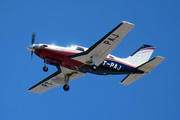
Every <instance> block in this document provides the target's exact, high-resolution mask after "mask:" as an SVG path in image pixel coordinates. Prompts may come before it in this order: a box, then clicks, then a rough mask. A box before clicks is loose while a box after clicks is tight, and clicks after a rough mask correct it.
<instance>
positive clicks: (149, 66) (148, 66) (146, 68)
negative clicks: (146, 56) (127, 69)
mask: <svg viewBox="0 0 180 120" xmlns="http://www.w3.org/2000/svg"><path fill="white" fill-rule="evenodd" d="M163 60H164V58H163V57H159V56H157V57H155V58H153V59H151V60H149V61H148V62H146V63H143V64H142V65H140V66H138V67H137V69H138V70H141V71H143V72H144V73H142V74H131V73H130V74H128V75H127V76H126V77H125V78H124V79H123V80H122V81H121V82H120V83H121V84H124V85H129V84H130V83H132V82H134V81H136V80H137V79H139V78H141V77H143V76H144V75H146V74H148V73H149V72H151V71H152V70H153V69H154V68H155V67H156V66H157V65H159V64H160V63H161V62H162V61H163Z"/></svg>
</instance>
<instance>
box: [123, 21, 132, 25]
mask: <svg viewBox="0 0 180 120" xmlns="http://www.w3.org/2000/svg"><path fill="white" fill-rule="evenodd" d="M122 23H126V24H131V25H134V24H133V23H130V22H128V21H122Z"/></svg>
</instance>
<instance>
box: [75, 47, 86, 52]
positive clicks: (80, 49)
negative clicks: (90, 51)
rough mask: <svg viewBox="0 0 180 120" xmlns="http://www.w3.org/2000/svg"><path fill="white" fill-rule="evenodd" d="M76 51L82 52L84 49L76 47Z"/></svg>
mask: <svg viewBox="0 0 180 120" xmlns="http://www.w3.org/2000/svg"><path fill="white" fill-rule="evenodd" d="M76 50H79V51H82V52H84V48H82V47H77V48H76Z"/></svg>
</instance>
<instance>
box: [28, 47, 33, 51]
mask: <svg viewBox="0 0 180 120" xmlns="http://www.w3.org/2000/svg"><path fill="white" fill-rule="evenodd" d="M26 48H27V49H28V50H30V51H34V48H33V47H31V46H27V47H26Z"/></svg>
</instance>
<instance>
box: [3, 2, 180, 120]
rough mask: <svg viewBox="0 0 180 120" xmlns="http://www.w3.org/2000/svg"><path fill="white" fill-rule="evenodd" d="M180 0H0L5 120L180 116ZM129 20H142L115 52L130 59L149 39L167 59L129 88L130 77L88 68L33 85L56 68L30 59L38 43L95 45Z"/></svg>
mask: <svg viewBox="0 0 180 120" xmlns="http://www.w3.org/2000/svg"><path fill="white" fill-rule="evenodd" d="M179 6H180V2H179V1H178V0H171V1H169V0H164V1H162V0H148V1H144V0H136V1H134V0H104V1H103V0H90V1H84V0H79V1H76V0H26V1H24V0H1V1H0V41H1V46H0V51H1V52H0V55H1V59H0V62H1V82H0V119H1V120H63V119H66V120H74V119H77V120H99V119H101V120H179V119H180V114H179V112H180V93H179V92H180V90H179V86H180V78H179V72H180V71H179V67H180V64H179V59H180V57H179V50H180V47H179V44H180V42H179V41H180V39H179V35H180V24H179V22H180V7H179ZM122 21H128V22H131V23H134V24H135V27H134V28H133V29H132V30H131V31H130V32H129V33H128V34H127V36H126V37H125V38H124V39H123V40H122V41H121V43H120V44H119V45H118V46H117V47H116V48H115V49H114V50H113V52H112V53H111V54H113V55H115V56H117V57H120V58H125V57H128V56H129V55H130V54H131V53H133V52H134V51H135V50H136V49H138V48H139V47H140V46H141V45H142V44H145V43H146V44H150V45H153V46H155V47H156V49H155V52H154V53H153V55H152V57H155V56H157V55H159V56H163V57H165V58H166V59H165V60H164V61H163V62H162V63H161V64H160V65H159V66H158V67H156V68H155V69H154V70H153V71H152V72H151V73H150V74H148V75H146V76H144V77H143V78H141V79H139V80H137V81H136V82H134V83H132V84H130V85H128V86H125V85H121V84H119V82H120V81H121V80H122V79H123V78H124V77H125V75H115V76H98V75H93V74H87V75H86V76H83V77H81V78H79V79H76V80H74V81H72V82H70V87H71V89H70V91H68V92H65V91H64V90H63V88H62V86H60V87H56V88H53V89H51V90H49V91H47V92H44V93H42V94H36V93H31V92H28V91H27V89H28V88H29V87H31V86H32V85H34V84H36V83H38V82H39V81H40V80H42V79H44V78H45V77H47V76H49V75H50V74H52V73H53V72H55V71H56V68H55V67H54V66H48V67H49V71H48V72H47V73H45V72H44V71H43V70H42V67H43V66H44V63H43V60H42V59H40V58H38V57H37V56H35V55H34V56H33V59H32V60H31V58H30V52H29V51H28V50H26V48H25V46H28V45H30V44H31V35H32V32H36V43H46V44H55V45H59V46H70V45H72V44H77V45H80V46H85V47H90V46H91V45H93V44H94V43H95V42H96V41H98V40H99V39H101V38H102V37H103V36H104V35H105V34H106V33H108V32H109V31H110V30H111V29H113V28H114V27H115V26H116V25H118V24H119V23H120V22H122Z"/></svg>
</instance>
